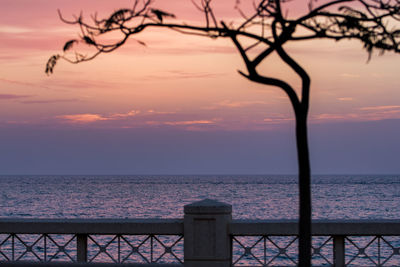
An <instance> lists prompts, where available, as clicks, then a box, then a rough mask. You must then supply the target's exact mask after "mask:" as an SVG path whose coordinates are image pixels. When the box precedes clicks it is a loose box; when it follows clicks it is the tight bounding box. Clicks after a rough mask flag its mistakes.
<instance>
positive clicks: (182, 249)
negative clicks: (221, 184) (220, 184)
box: [0, 200, 400, 267]
mask: <svg viewBox="0 0 400 267" xmlns="http://www.w3.org/2000/svg"><path fill="white" fill-rule="evenodd" d="M231 212H232V209H231V206H230V205H227V204H225V203H220V202H215V201H211V200H204V201H200V202H197V203H193V204H190V205H187V206H185V215H184V219H140V220H137V219H113V220H106V219H0V262H14V263H15V262H20V261H31V262H32V261H36V262H45V263H51V262H60V261H62V262H77V263H94V262H104V263H116V264H121V263H143V264H163V263H172V264H175V265H185V266H211V267H212V266H296V265H297V262H298V258H297V242H298V238H297V233H298V224H297V221H287V220H286V221H282V220H281V221H277V220H269V221H261V220H254V221H252V220H232V215H231ZM312 234H313V249H312V253H313V254H312V256H313V261H312V262H313V266H400V220H379V221H371V220H368V221H314V222H313V225H312Z"/></svg>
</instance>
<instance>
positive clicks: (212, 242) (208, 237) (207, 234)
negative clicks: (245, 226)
mask: <svg viewBox="0 0 400 267" xmlns="http://www.w3.org/2000/svg"><path fill="white" fill-rule="evenodd" d="M184 212H185V217H184V236H185V242H184V255H185V256H184V258H185V267H201V266H208V267H229V266H231V262H232V245H231V239H230V236H229V229H228V228H229V224H230V222H231V221H232V206H231V205H229V204H226V203H222V202H218V201H215V200H210V199H205V200H202V201H199V202H195V203H192V204H189V205H186V206H185V208H184Z"/></svg>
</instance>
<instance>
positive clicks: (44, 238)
mask: <svg viewBox="0 0 400 267" xmlns="http://www.w3.org/2000/svg"><path fill="white" fill-rule="evenodd" d="M0 238H1V239H0V259H1V261H41V262H51V261H69V262H89V263H91V262H112V263H132V262H138V263H166V262H168V263H179V264H183V221H182V220H174V219H149V220H147V219H146V220H127V219H119V220H98V219H69V220H67V219H65V220H59V219H52V220H50V219H45V220H43V219H1V220H0Z"/></svg>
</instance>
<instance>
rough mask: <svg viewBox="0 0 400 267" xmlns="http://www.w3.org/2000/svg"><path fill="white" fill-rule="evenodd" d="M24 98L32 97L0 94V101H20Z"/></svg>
mask: <svg viewBox="0 0 400 267" xmlns="http://www.w3.org/2000/svg"><path fill="white" fill-rule="evenodd" d="M26 97H32V95H14V94H0V100H9V99H20V98H26Z"/></svg>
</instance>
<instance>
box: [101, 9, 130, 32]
mask: <svg viewBox="0 0 400 267" xmlns="http://www.w3.org/2000/svg"><path fill="white" fill-rule="evenodd" d="M127 13H128V14H132V11H131V10H130V9H119V10H117V11H115V12H114V13H113V14H112V15H111V16H110V17H109V18H108V19H107V20H106V22H105V25H104V26H105V27H106V28H110V27H111V26H112V24H113V23H116V22H118V21H119V20H124V19H125V14H127Z"/></svg>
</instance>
